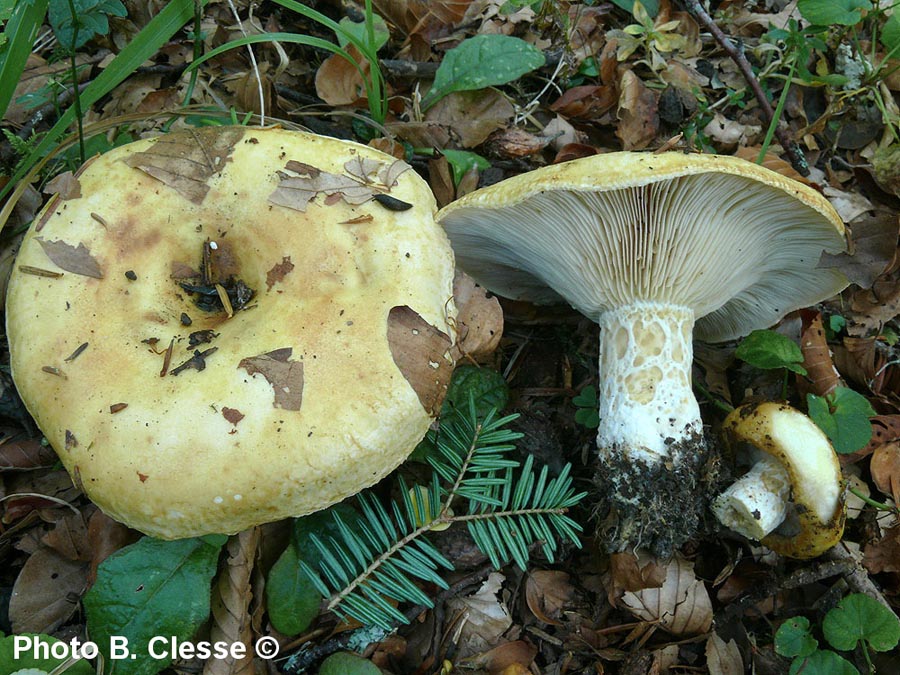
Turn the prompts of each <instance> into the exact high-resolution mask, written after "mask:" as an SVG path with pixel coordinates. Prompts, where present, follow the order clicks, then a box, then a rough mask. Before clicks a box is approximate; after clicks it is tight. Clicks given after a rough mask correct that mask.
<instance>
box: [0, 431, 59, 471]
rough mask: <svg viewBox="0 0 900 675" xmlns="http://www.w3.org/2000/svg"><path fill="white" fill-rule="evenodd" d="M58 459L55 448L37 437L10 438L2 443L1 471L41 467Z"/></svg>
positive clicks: (52, 463)
mask: <svg viewBox="0 0 900 675" xmlns="http://www.w3.org/2000/svg"><path fill="white" fill-rule="evenodd" d="M56 461H57V457H56V453H55V452H53V448H51V447H50V446H48V445H43V444H42V443H41V442H40V440H38V439H36V438H15V437H13V438H10V439H9V440H4V441H3V442H2V444H0V472H2V471H22V470H28V469H40V468H46V467H49V466H53V465H54V464H55V463H56Z"/></svg>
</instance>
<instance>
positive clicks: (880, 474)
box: [869, 441, 900, 504]
mask: <svg viewBox="0 0 900 675" xmlns="http://www.w3.org/2000/svg"><path fill="white" fill-rule="evenodd" d="M869 470H870V471H871V472H872V480H873V481H874V482H875V487H877V488H878V489H879V490H881V491H882V492H883V493H884V494H886V495H889V496H890V497H891V498H892V499H893V500H894V503H895V504H900V442H897V441H893V442H891V443H885V444H884V445H882V446H880V447H878V448H876V449H875V452H873V453H872V458H871V459H870V460H869Z"/></svg>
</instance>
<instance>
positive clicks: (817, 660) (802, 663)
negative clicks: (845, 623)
mask: <svg viewBox="0 0 900 675" xmlns="http://www.w3.org/2000/svg"><path fill="white" fill-rule="evenodd" d="M801 673H802V674H803V675H859V671H858V670H857V669H856V667H855V666H854V665H853V664H852V663H850V662H849V661H848V660H847V659H845V658H844V657H843V656H838V655H837V654H835V653H834V652H833V651H830V650H828V649H825V650H819V651H815V652H813V653H812V654H811V655H810V656H808V657H807V658H796V659H794V661H793V663H791V668H790V670H789V671H788V674H789V675H800V674H801Z"/></svg>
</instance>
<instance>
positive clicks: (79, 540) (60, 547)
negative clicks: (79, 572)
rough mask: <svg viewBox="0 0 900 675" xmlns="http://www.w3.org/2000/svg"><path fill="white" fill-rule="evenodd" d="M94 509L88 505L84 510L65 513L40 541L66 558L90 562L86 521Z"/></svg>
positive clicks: (89, 545)
mask: <svg viewBox="0 0 900 675" xmlns="http://www.w3.org/2000/svg"><path fill="white" fill-rule="evenodd" d="M94 510H95V509H94V508H93V507H88V509H86V510H85V511H84V512H82V511H79V512H77V513H72V512H70V513H66V515H64V516H63V517H62V518H60V519H59V520H57V521H56V523H54V525H53V529H52V530H50V531H49V532H48V533H47V534H45V535H44V536H43V537H42V538H41V542H42V543H43V544H44V545H45V546H47V547H48V548H52V549H53V550H54V551H56V552H57V553H59V554H60V555H61V556H63V557H64V558H66V559H67V560H74V561H77V562H90V560H91V544H90V541H89V540H88V525H87V522H88V518H90V516H91V514H92V513H93V512H94Z"/></svg>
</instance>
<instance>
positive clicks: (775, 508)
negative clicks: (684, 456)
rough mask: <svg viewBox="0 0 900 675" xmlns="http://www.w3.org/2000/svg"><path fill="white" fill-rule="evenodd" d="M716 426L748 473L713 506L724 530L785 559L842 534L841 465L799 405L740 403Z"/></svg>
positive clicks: (818, 550)
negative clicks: (756, 541)
mask: <svg viewBox="0 0 900 675" xmlns="http://www.w3.org/2000/svg"><path fill="white" fill-rule="evenodd" d="M722 431H723V434H724V437H725V441H726V444H727V445H728V447H729V449H730V450H731V452H732V454H733V455H734V459H735V461H736V463H737V464H739V465H742V466H744V467H748V470H747V472H746V473H745V474H744V475H743V476H741V477H740V478H739V479H738V480H737V481H736V482H735V483H733V484H732V485H731V486H730V487H729V488H728V489H727V490H725V492H723V493H722V494H721V495H719V496H718V497H717V498H716V499H715V500H714V501H713V504H712V511H713V513H714V514H715V515H716V518H718V519H719V522H721V523H722V524H723V525H724V526H725V527H727V528H729V529H731V530H734V531H735V532H738V533H739V534H742V535H744V536H745V537H747V538H748V539H756V540H758V541H761V542H762V543H763V544H765V545H766V546H768V547H769V548H771V549H772V550H773V551H775V552H776V553H780V554H781V555H785V556H789V557H791V558H814V557H816V556H817V555H821V554H822V553H824V552H825V551H827V550H828V549H829V548H831V547H832V546H834V545H835V544H837V543H838V542H839V541H840V539H841V535H843V533H844V520H845V508H844V487H843V482H842V479H841V465H840V462H839V461H838V458H837V454H836V453H835V451H834V448H832V447H831V443H830V442H829V441H828V437H827V436H825V434H824V433H823V432H822V430H821V429H819V427H817V426H816V425H815V423H814V422H813V421H812V420H811V419H809V418H808V417H807V416H806V415H804V414H803V413H801V412H800V411H799V410H795V409H794V408H792V407H790V406H788V405H783V404H779V403H762V404H760V405H757V406H753V405H746V406H741V407H740V408H738V409H737V410H735V411H733V412H732V413H730V414H729V415H728V417H727V418H726V419H725V422H724V423H723V425H722Z"/></svg>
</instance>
